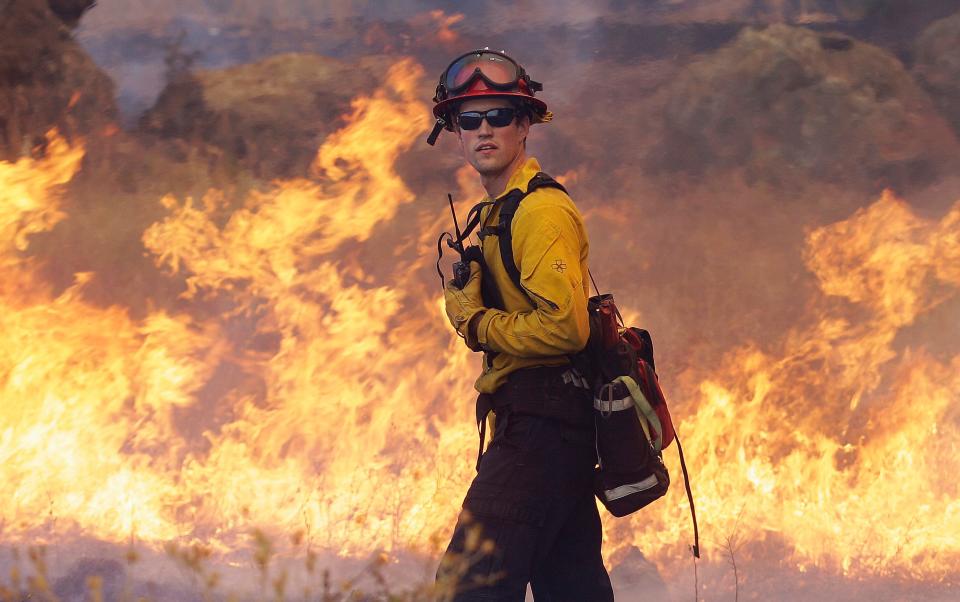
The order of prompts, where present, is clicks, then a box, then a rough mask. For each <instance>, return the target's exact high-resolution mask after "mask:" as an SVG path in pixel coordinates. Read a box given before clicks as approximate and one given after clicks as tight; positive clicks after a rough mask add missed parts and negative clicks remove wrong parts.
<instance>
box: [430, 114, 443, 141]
mask: <svg viewBox="0 0 960 602" xmlns="http://www.w3.org/2000/svg"><path fill="white" fill-rule="evenodd" d="M445 127H447V122H446V121H444V120H443V118H442V117H439V118H437V122H436V123H435V124H433V131H431V132H430V135H429V136H427V144H429V145H430V146H433V145H434V144H436V143H437V137H438V136H439V135H440V132H442V131H443V128H445Z"/></svg>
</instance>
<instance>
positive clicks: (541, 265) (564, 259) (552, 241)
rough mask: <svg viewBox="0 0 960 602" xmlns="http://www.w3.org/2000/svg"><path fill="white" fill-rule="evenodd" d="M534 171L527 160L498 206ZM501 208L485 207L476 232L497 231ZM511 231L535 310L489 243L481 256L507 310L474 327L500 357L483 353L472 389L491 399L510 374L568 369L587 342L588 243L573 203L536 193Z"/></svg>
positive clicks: (552, 192)
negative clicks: (491, 227) (485, 228)
mask: <svg viewBox="0 0 960 602" xmlns="http://www.w3.org/2000/svg"><path fill="white" fill-rule="evenodd" d="M538 171H540V164H539V163H538V162H537V160H536V159H534V158H532V157H531V158H529V159H527V161H526V163H524V164H523V165H522V166H520V167H519V168H518V169H517V170H516V171H515V172H514V174H513V176H511V178H510V181H509V182H508V183H507V187H506V189H505V190H504V191H503V192H502V193H501V194H500V196H498V197H497V200H500V199H502V198H503V197H504V196H506V194H507V193H508V192H509V191H511V190H513V189H514V188H519V189H521V190H522V191H524V192H526V190H527V183H528V182H529V181H530V179H531V178H532V177H533V176H535V175H536V174H537V172H538ZM485 200H492V199H490V198H487V199H485ZM499 209H500V205H499V204H495V205H492V206H488V207H485V208H484V209H483V212H482V213H481V222H480V223H481V227H482V226H484V225H493V224H496V223H497V220H498V219H499V217H498V213H499ZM511 230H512V236H513V257H514V260H515V262H516V264H517V268H519V270H520V283H521V284H522V285H523V288H524V289H526V291H527V293H528V294H529V296H530V299H533V300H534V301H535V305H532V304H531V303H530V300H529V299H528V298H527V297H526V296H524V294H523V293H522V292H520V291H518V290H517V287H516V285H515V284H514V283H513V281H512V280H510V275H509V274H508V273H507V271H506V269H504V267H503V261H501V259H500V248H499V241H498V240H497V237H496V236H487V237H486V238H485V239H484V240H483V243H482V249H483V257H484V260H485V261H486V264H487V266H488V268H489V271H490V273H491V274H492V275H493V279H494V282H495V283H496V285H497V288H498V289H500V294H501V296H502V297H503V302H504V305H505V306H506V311H501V310H497V309H488V310H487V312H486V313H485V314H484V316H483V317H482V318H481V319H480V321H479V323H478V324H477V340H478V341H479V343H480V345H481V346H482V347H483V348H484V349H487V350H492V351H497V352H498V354H497V355H495V357H494V358H493V359H492V361H491V359H490V356H489V354H484V358H483V372H482V373H481V374H480V376H479V378H477V381H476V383H475V384H474V386H475V388H476V389H477V391H479V392H481V393H493V392H494V391H496V390H497V388H498V387H499V386H500V385H501V384H503V382H504V381H505V380H506V378H507V375H508V374H510V373H511V372H513V371H515V370H519V369H520V368H527V367H531V366H557V365H563V364H568V363H569V360H568V359H567V357H566V355H567V354H571V353H576V352H577V351H580V350H581V349H583V347H584V346H585V345H586V343H587V339H588V338H589V336H590V325H589V320H588V317H587V298H588V297H589V296H590V290H589V281H588V279H587V256H588V253H589V242H588V241H587V231H586V228H585V227H584V225H583V218H582V217H581V215H580V212H579V211H577V208H576V206H575V205H574V204H573V201H572V200H571V199H570V197H569V196H567V195H566V194H565V193H564V192H563V191H562V190H559V189H556V188H547V187H544V188H538V189H537V190H535V191H534V192H532V193H530V195H529V196H527V197H525V198H524V199H523V201H522V202H521V203H520V206H519V208H518V209H517V212H516V214H515V215H514V216H513V222H512V227H511Z"/></svg>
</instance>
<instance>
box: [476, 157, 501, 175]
mask: <svg viewBox="0 0 960 602" xmlns="http://www.w3.org/2000/svg"><path fill="white" fill-rule="evenodd" d="M507 165H509V163H507V164H505V163H504V162H503V161H489V160H486V161H485V160H482V159H479V160H477V161H474V162H473V168H474V169H476V170H477V173H479V174H480V175H481V176H497V175H500V174H501V173H503V170H504V169H506V167H507Z"/></svg>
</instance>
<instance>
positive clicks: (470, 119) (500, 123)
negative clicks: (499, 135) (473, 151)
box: [457, 108, 517, 130]
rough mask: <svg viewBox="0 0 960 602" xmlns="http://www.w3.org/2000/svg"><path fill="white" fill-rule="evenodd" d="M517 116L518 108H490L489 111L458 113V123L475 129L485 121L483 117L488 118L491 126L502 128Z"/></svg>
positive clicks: (463, 126)
mask: <svg viewBox="0 0 960 602" xmlns="http://www.w3.org/2000/svg"><path fill="white" fill-rule="evenodd" d="M516 116H517V110H516V109H511V108H500V109H490V110H488V111H464V112H463V113H460V114H459V115H457V123H458V124H459V125H460V129H463V130H475V129H478V128H479V127H480V124H482V123H483V118H484V117H486V118H487V123H489V124H490V125H491V127H495V128H502V127H506V126H508V125H510V124H511V123H513V118H514V117H516Z"/></svg>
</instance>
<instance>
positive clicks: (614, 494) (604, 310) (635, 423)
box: [437, 172, 700, 558]
mask: <svg viewBox="0 0 960 602" xmlns="http://www.w3.org/2000/svg"><path fill="white" fill-rule="evenodd" d="M544 187H547V188H557V189H559V190H562V191H563V192H564V193H566V192H567V191H566V189H565V188H564V187H563V186H562V185H561V184H560V183H559V182H557V181H556V180H554V179H553V178H551V177H550V176H549V175H547V174H545V173H543V172H539V173H537V174H536V175H535V176H533V178H531V179H530V181H529V183H528V184H527V191H526V192H523V191H521V190H520V189H518V188H517V189H514V190H511V191H510V192H509V193H507V195H506V196H505V197H503V200H502V201H501V202H502V205H501V207H500V213H499V220H498V223H497V224H496V225H495V226H486V227H483V228H481V229H480V231H479V232H478V236H479V237H480V239H481V240H483V239H484V238H486V237H487V236H489V235H491V234H492V235H496V236H497V239H498V246H499V249H500V257H501V261H502V263H503V267H504V269H506V271H507V274H508V275H509V276H510V280H511V281H512V282H513V284H514V285H515V286H516V288H517V290H519V291H520V292H522V293H523V295H524V296H525V297H527V299H530V302H531V304H532V305H533V306H534V307H536V303H535V302H534V301H533V300H532V299H531V298H530V295H529V294H528V293H527V291H526V289H524V288H523V286H522V284H521V282H520V269H519V268H518V267H517V265H516V261H515V260H514V257H513V236H512V231H511V226H512V222H513V217H514V215H515V214H516V212H517V209H518V208H519V206H520V202H521V201H523V199H524V198H525V197H526V196H527V195H529V194H530V193H532V192H533V191H534V190H537V189H538V188H544ZM495 202H496V201H484V202H481V203H478V204H477V205H475V206H474V207H473V208H472V209H471V210H470V213H469V215H468V217H467V224H466V226H465V228H464V231H463V233H462V234H461V233H460V232H459V228H458V232H457V235H458V239H457V240H456V243H457V245H460V246H459V249H458V250H460V251H461V256H462V259H463V261H464V262H467V261H478V262H479V263H480V265H481V267H482V270H483V274H482V276H483V277H482V279H481V287H482V294H483V299H484V303H485V304H486V305H487V306H488V307H494V308H497V309H505V305H504V303H503V300H502V297H501V295H500V292H499V290H497V288H496V285H495V284H494V283H493V278H492V276H491V275H490V274H489V271H488V268H487V266H486V262H484V261H483V255H482V253H481V252H480V249H479V247H476V246H471V247H468V248H467V249H463V247H462V243H463V241H464V240H465V239H466V238H467V237H468V236H469V235H470V233H471V232H472V231H473V230H474V229H475V228H476V227H477V226H478V225H479V223H480V213H481V210H482V209H483V208H484V207H486V206H488V205H493V204H494V203H495ZM451 207H452V201H451ZM454 220H456V216H454ZM442 238H443V236H441V240H442ZM448 244H450V246H451V247H454V248H457V246H456V245H454V244H451V243H448ZM437 247H438V250H441V242H440V241H439V240H438V241H437ZM441 254H442V250H441ZM437 271H438V272H439V271H440V268H439V259H438V261H437ZM440 277H441V282H442V281H443V274H442V272H441V273H440ZM590 279H591V281H592V282H593V286H594V290H596V292H597V295H596V296H593V297H590V299H589V300H588V304H587V309H588V314H589V319H590V338H589V340H588V342H587V345H586V346H585V347H584V349H583V350H582V351H581V352H580V353H577V354H575V355H572V356H570V362H571V365H572V366H573V367H574V368H576V369H577V371H578V372H580V373H581V374H582V375H583V376H585V377H586V378H587V379H588V382H589V383H590V384H591V390H592V392H593V397H594V422H595V425H596V432H597V440H596V445H597V463H598V466H597V468H596V474H595V479H594V493H595V494H596V496H597V498H598V499H599V500H600V502H601V503H602V504H603V505H604V507H606V508H607V510H608V511H609V512H610V513H611V514H613V515H614V516H617V517H622V516H626V515H628V514H631V513H633V512H636V511H637V510H639V509H641V508H643V507H645V506H647V505H648V504H650V503H651V502H653V501H654V500H656V499H659V498H660V497H662V496H663V495H664V494H666V492H667V489H668V488H669V486H670V477H669V474H668V472H667V468H666V466H664V464H663V459H662V450H663V448H665V447H667V446H669V445H670V443H672V442H673V441H676V443H677V452H678V453H679V456H680V466H681V470H682V472H683V478H684V485H685V488H686V493H687V500H688V501H689V504H690V514H691V517H692V520H693V532H694V544H693V546H692V551H693V554H694V556H695V557H697V558H699V557H700V547H699V540H700V538H699V530H698V528H697V517H696V510H695V507H694V502H693V493H692V491H691V489H690V480H689V475H688V473H687V467H686V462H685V461H684V457H683V448H682V447H681V445H680V439H679V437H677V434H676V430H675V428H674V426H673V421H672V419H671V417H670V411H669V409H668V407H667V402H666V399H665V397H664V395H663V391H662V390H661V389H660V384H659V381H658V379H657V374H656V370H655V365H656V364H655V360H654V357H653V340H652V338H651V336H650V333H649V332H647V331H646V330H643V329H641V328H635V327H630V328H627V327H625V326H624V324H623V319H622V317H621V316H620V312H619V311H618V310H617V307H616V304H615V302H614V300H613V295H610V294H603V295H601V294H600V292H599V289H598V288H597V285H596V282H595V281H594V280H593V275H592V274H590ZM482 437H483V435H482V431H481V438H482ZM482 445H483V443H482V440H481V448H482Z"/></svg>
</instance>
